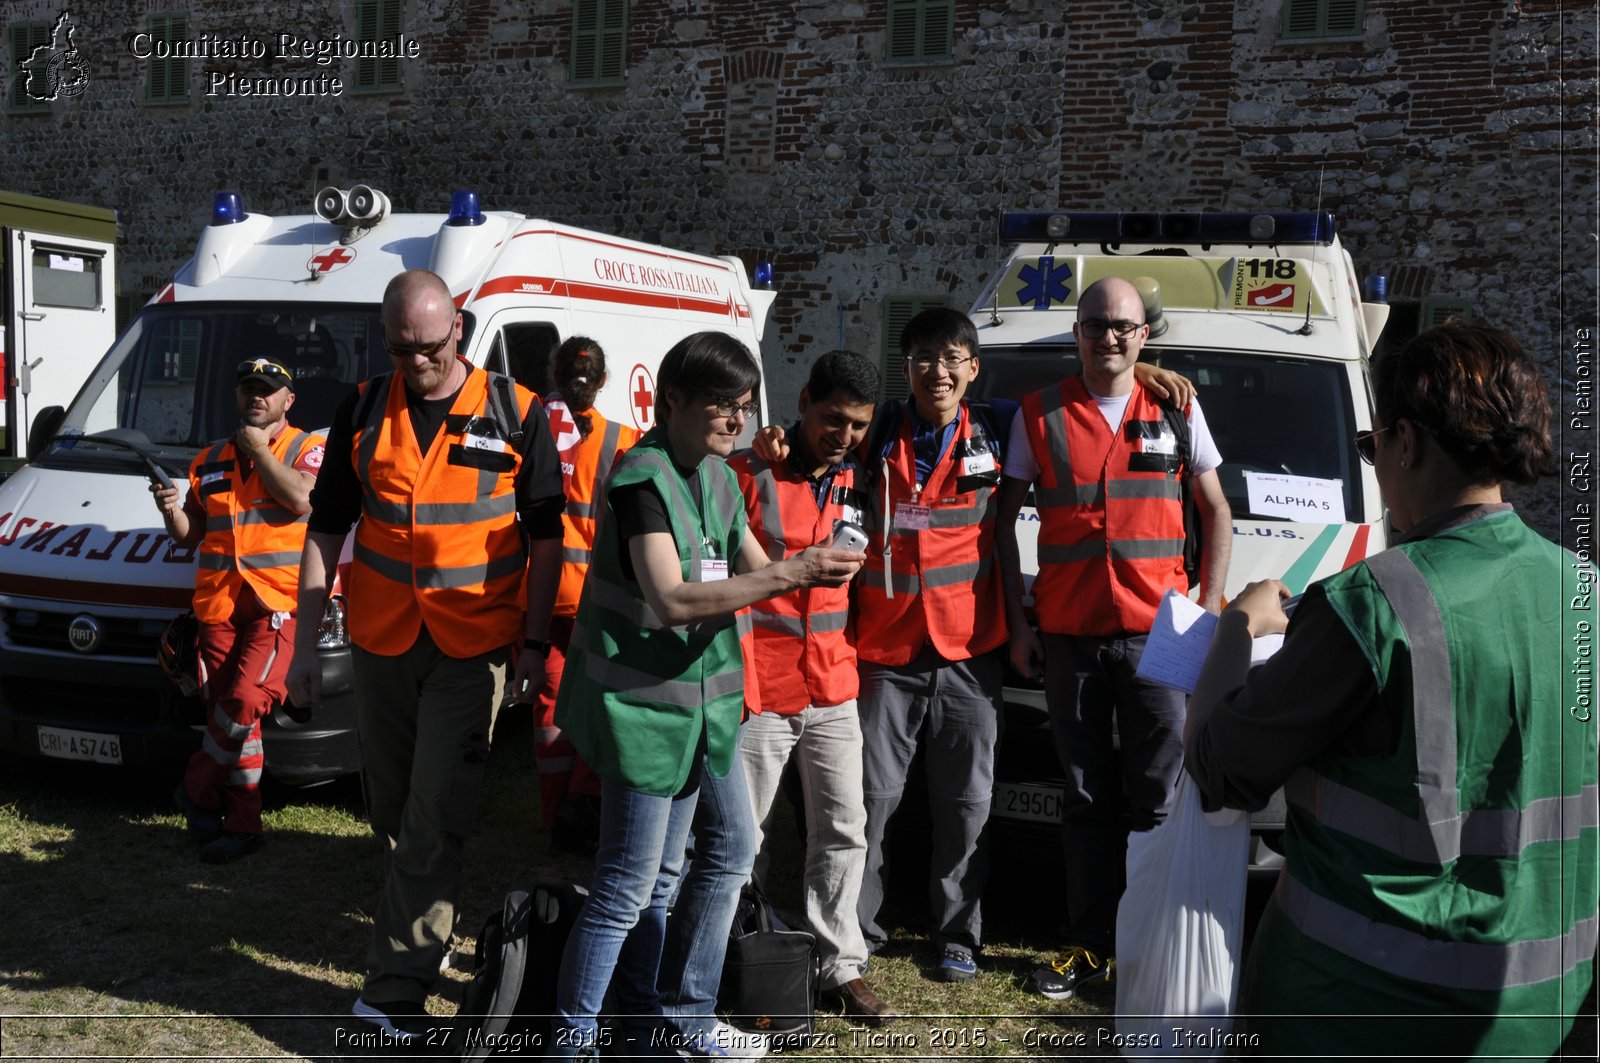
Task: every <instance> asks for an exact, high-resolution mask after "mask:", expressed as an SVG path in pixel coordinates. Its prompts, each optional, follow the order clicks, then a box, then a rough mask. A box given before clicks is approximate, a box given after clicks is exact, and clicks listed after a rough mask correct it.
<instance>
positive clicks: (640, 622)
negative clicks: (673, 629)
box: [573, 572, 683, 642]
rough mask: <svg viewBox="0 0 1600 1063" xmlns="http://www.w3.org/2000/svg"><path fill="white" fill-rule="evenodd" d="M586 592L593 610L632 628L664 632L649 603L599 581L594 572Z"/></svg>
mask: <svg viewBox="0 0 1600 1063" xmlns="http://www.w3.org/2000/svg"><path fill="white" fill-rule="evenodd" d="M586 590H587V592H588V595H589V602H590V604H591V605H593V606H594V607H595V608H597V609H604V610H606V611H607V612H611V613H616V614H617V615H618V616H620V617H622V619H623V620H625V621H627V622H628V623H629V624H631V625H633V626H634V627H641V628H648V629H650V630H652V631H663V630H666V625H665V624H663V623H662V622H661V621H660V619H658V618H657V617H656V613H655V610H654V609H652V608H650V603H649V602H647V601H644V600H643V599H641V598H635V597H634V596H633V595H632V594H630V593H628V592H627V591H626V590H624V589H623V588H621V587H618V586H617V585H616V584H614V583H610V582H607V581H606V580H604V579H601V578H600V577H599V576H597V575H596V574H595V573H594V572H590V573H589V577H588V580H587V587H586ZM679 630H680V631H681V630H683V629H682V628H679ZM573 641H574V642H576V641H577V640H576V639H574V640H573Z"/></svg>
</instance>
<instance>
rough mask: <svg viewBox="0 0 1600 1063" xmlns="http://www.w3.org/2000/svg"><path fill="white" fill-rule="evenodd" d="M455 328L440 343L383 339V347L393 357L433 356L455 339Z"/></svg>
mask: <svg viewBox="0 0 1600 1063" xmlns="http://www.w3.org/2000/svg"><path fill="white" fill-rule="evenodd" d="M455 337H456V333H455V329H454V328H452V329H451V330H450V332H449V334H448V335H446V336H445V338H444V339H442V340H440V341H439V342H438V343H390V342H389V341H388V340H384V341H383V349H384V350H386V351H388V352H389V355H390V357H393V358H432V357H433V356H434V355H436V354H438V353H439V352H440V351H442V350H444V348H445V344H447V343H449V342H450V341H451V340H453V339H455Z"/></svg>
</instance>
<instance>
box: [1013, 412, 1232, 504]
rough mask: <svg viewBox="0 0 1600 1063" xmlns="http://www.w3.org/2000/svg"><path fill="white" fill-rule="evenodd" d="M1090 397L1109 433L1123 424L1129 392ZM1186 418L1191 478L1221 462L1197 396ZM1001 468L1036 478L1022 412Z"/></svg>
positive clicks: (1018, 476) (1020, 477) (1020, 476)
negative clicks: (1003, 466)
mask: <svg viewBox="0 0 1600 1063" xmlns="http://www.w3.org/2000/svg"><path fill="white" fill-rule="evenodd" d="M1089 397H1090V398H1092V399H1094V401H1095V405H1097V406H1098V407H1099V408H1100V416H1102V417H1104V418H1105V419H1106V424H1108V425H1110V426H1111V431H1112V432H1116V431H1117V430H1118V429H1119V428H1121V427H1122V414H1123V411H1125V410H1126V409H1127V408H1128V400H1129V399H1131V398H1133V393H1132V392H1129V393H1128V394H1126V395H1117V396H1114V397H1110V396H1106V395H1096V394H1095V393H1094V392H1092V391H1091V392H1089ZM1185 419H1186V420H1187V421H1188V422H1189V454H1190V459H1189V467H1190V469H1191V472H1190V473H1189V475H1190V477H1191V478H1192V477H1195V476H1199V475H1201V474H1202V473H1207V472H1210V471H1211V470H1212V469H1215V468H1217V467H1218V466H1219V465H1221V464H1222V455H1221V453H1219V452H1218V451H1217V441H1216V440H1215V439H1212V438H1211V429H1210V428H1208V427H1206V415H1205V414H1204V413H1202V412H1201V411H1200V400H1199V399H1198V398H1197V399H1195V400H1194V401H1192V402H1190V403H1189V414H1188V417H1187V418H1185ZM1002 471H1003V472H1004V474H1005V475H1006V476H1010V477H1013V478H1015V479H1018V480H1026V481H1028V482H1029V483H1032V482H1033V481H1035V480H1037V479H1038V478H1039V463H1038V462H1037V461H1035V460H1034V456H1033V447H1032V446H1030V445H1029V444H1028V422H1027V418H1026V417H1024V416H1022V415H1021V413H1019V414H1018V415H1017V417H1015V418H1014V419H1013V420H1012V422H1011V438H1010V440H1009V441H1008V442H1007V445H1006V463H1005V468H1004V469H1003V470H1002Z"/></svg>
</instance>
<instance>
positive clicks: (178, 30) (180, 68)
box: [144, 15, 189, 103]
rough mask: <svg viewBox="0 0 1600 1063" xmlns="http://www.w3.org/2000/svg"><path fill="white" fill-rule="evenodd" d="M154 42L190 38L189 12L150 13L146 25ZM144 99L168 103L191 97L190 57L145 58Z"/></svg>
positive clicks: (151, 101) (149, 101)
mask: <svg viewBox="0 0 1600 1063" xmlns="http://www.w3.org/2000/svg"><path fill="white" fill-rule="evenodd" d="M147 28H148V29H149V31H150V39H151V40H152V41H167V42H171V41H181V40H187V39H188V37H189V16H188V15H151V16H150V22H149V25H148V27H147ZM144 98H145V101H146V102H148V103H166V102H170V101H173V100H187V99H188V98H189V60H187V59H181V58H168V59H156V58H154V57H152V58H150V59H148V60H146V61H145V79H144Z"/></svg>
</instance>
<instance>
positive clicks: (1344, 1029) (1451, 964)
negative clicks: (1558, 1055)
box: [1243, 510, 1600, 1058]
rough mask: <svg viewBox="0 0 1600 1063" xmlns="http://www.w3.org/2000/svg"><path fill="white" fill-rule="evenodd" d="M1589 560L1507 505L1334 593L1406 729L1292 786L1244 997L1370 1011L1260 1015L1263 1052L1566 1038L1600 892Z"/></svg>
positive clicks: (1325, 590)
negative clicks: (1578, 646)
mask: <svg viewBox="0 0 1600 1063" xmlns="http://www.w3.org/2000/svg"><path fill="white" fill-rule="evenodd" d="M1575 562H1576V559H1575V558H1574V557H1573V556H1572V555H1570V554H1567V553H1565V552H1564V551H1562V550H1561V549H1560V548H1558V547H1557V546H1555V545H1554V544H1552V543H1550V542H1548V541H1547V540H1545V539H1543V538H1541V537H1539V536H1538V535H1536V534H1535V533H1534V532H1532V531H1531V530H1529V529H1528V527H1527V526H1526V525H1524V524H1523V523H1522V521H1521V520H1520V519H1519V518H1518V517H1517V515H1516V514H1515V513H1513V512H1511V511H1509V510H1502V511H1498V512H1493V513H1491V514H1489V515H1487V516H1482V517H1478V518H1476V519H1473V520H1470V521H1466V522H1464V523H1462V524H1459V525H1456V526H1453V527H1449V528H1447V529H1445V530H1444V531H1442V532H1440V533H1439V534H1437V535H1435V536H1433V537H1431V538H1426V539H1421V540H1418V541H1415V542H1409V543H1404V544H1401V545H1399V546H1397V547H1395V548H1393V549H1391V550H1387V551H1385V552H1383V553H1381V554H1378V555H1376V556H1374V557H1371V558H1368V559H1367V561H1365V562H1364V563H1362V564H1359V565H1356V566H1354V567H1352V568H1350V569H1347V570H1345V571H1344V572H1341V573H1339V574H1338V575H1336V576H1333V577H1331V578H1329V579H1327V580H1325V581H1323V582H1322V584H1320V590H1319V592H1320V593H1322V594H1325V595H1326V596H1327V600H1328V603H1329V604H1330V605H1331V606H1332V608H1333V609H1334V611H1335V613H1336V614H1337V615H1338V616H1339V618H1340V619H1341V620H1342V621H1343V622H1344V624H1345V626H1346V627H1347V628H1348V630H1349V631H1350V633H1351V635H1353V636H1354V638H1355V640H1356V643H1357V644H1358V645H1359V646H1360V647H1361V650H1362V652H1363V653H1364V655H1365V656H1366V659H1367V662H1368V664H1369V665H1370V666H1371V668H1372V672H1373V675H1374V677H1375V678H1376V680H1377V686H1378V690H1379V698H1380V699H1381V702H1382V706H1383V708H1384V709H1385V710H1386V711H1387V713H1388V714H1389V719H1390V720H1391V722H1392V724H1393V726H1394V730H1395V734H1396V736H1397V738H1396V741H1395V744H1394V748H1393V750H1392V751H1390V752H1389V753H1387V754H1386V755H1382V756H1364V757H1356V756H1336V755H1331V754H1329V755H1324V756H1323V757H1321V758H1319V759H1317V760H1314V761H1313V762H1312V763H1311V764H1310V765H1309V767H1308V768H1303V769H1301V770H1300V771H1299V772H1297V773H1296V775H1295V776H1294V777H1293V778H1292V779H1291V780H1290V781H1289V783H1288V784H1287V785H1286V786H1285V787H1284V791H1285V795H1286V796H1287V798H1288V801H1289V815H1288V823H1287V830H1286V835H1285V841H1286V843H1287V849H1288V861H1287V867H1286V869H1285V871H1284V873H1283V875H1282V876H1281V877H1280V879H1279V883H1278V889H1277V891H1276V894H1275V896H1274V903H1273V904H1272V905H1270V906H1269V908H1268V911H1267V913H1266V915H1265V916H1264V917H1263V919H1262V923H1261V928H1260V930H1259V931H1258V934H1257V938H1256V946H1255V948H1256V952H1255V954H1254V955H1253V956H1252V958H1251V966H1252V969H1251V972H1250V977H1249V979H1248V982H1249V987H1248V989H1247V991H1246V997H1245V1000H1244V1001H1243V1006H1244V1008H1245V1009H1246V1010H1247V1011H1248V1012H1251V1013H1267V1014H1286V1013H1295V1012H1298V1013H1314V1014H1316V1015H1328V1016H1330V1017H1331V1016H1336V1015H1338V1016H1363V1017H1364V1018H1361V1019H1356V1020H1352V1019H1348V1018H1341V1019H1338V1020H1337V1021H1335V1020H1333V1019H1331V1018H1330V1019H1317V1018H1301V1019H1288V1018H1285V1019H1279V1020H1273V1021H1256V1020H1252V1021H1251V1027H1250V1028H1251V1029H1252V1030H1259V1031H1261V1033H1262V1034H1263V1036H1264V1037H1265V1038H1266V1039H1267V1041H1268V1042H1269V1043H1267V1044H1264V1045H1262V1046H1261V1047H1262V1048H1263V1049H1265V1050H1266V1051H1268V1052H1270V1053H1282V1054H1290V1053H1302V1052H1304V1053H1310V1054H1315V1055H1318V1056H1321V1057H1323V1058H1328V1057H1335V1056H1342V1055H1344V1054H1345V1053H1347V1052H1348V1053H1349V1054H1350V1055H1352V1056H1364V1055H1373V1056H1384V1057H1394V1056H1401V1055H1408V1054H1427V1055H1433V1056H1439V1057H1453V1058H1466V1057H1473V1058H1492V1057H1494V1056H1497V1055H1508V1056H1509V1055H1518V1056H1538V1057H1541V1058H1542V1057H1544V1056H1546V1055H1549V1054H1551V1053H1553V1052H1554V1051H1555V1050H1556V1048H1557V1047H1558V1046H1559V1045H1560V1043H1561V1041H1562V1039H1563V1038H1564V1037H1565V1036H1566V1034H1567V1032H1568V1031H1569V1030H1570V1028H1571V1026H1572V1018H1571V1017H1572V1016H1573V1014H1574V1013H1575V1011H1576V1010H1577V1008H1578V1005H1579V1004H1580V1003H1581V1002H1582V1000H1583V997H1584V994H1585V993H1586V992H1587V991H1588V988H1589V984H1590V981H1591V980H1592V978H1593V958H1594V955H1595V941H1596V925H1597V924H1596V909H1597V904H1600V901H1597V876H1596V867H1597V859H1600V849H1597V838H1600V830H1597V822H1596V821H1597V813H1596V803H1597V802H1596V796H1597V787H1596V746H1595V724H1594V721H1593V718H1592V716H1591V714H1590V713H1588V712H1587V711H1575V710H1577V709H1578V707H1579V705H1580V703H1581V701H1582V699H1580V697H1579V695H1580V693H1581V691H1582V689H1584V688H1583V687H1582V686H1581V684H1580V676H1579V675H1578V674H1577V673H1575V672H1574V671H1573V670H1571V669H1569V668H1567V667H1565V666H1564V664H1565V663H1567V662H1568V658H1569V657H1570V654H1567V653H1566V650H1567V649H1570V647H1571V643H1570V641H1569V638H1568V637H1569V636H1570V635H1572V634H1573V633H1574V632H1575V631H1576V630H1577V624H1578V622H1579V621H1580V620H1582V621H1583V622H1584V623H1586V624H1587V623H1590V622H1591V621H1592V619H1593V615H1594V614H1593V612H1592V610H1591V611H1589V612H1588V613H1587V614H1580V613H1577V612H1574V611H1573V610H1572V609H1570V608H1569V604H1570V603H1569V601H1568V599H1567V598H1566V597H1565V596H1564V595H1563V586H1564V577H1565V576H1569V575H1570V573H1571V571H1572V565H1573V564H1574V563H1575ZM1568 582H1570V581H1568ZM1585 617H1587V618H1588V619H1585ZM1352 708H1353V710H1354V709H1355V708H1358V707H1352ZM1353 715H1354V711H1353V713H1352V718H1353ZM1367 1016H1397V1018H1394V1019H1388V1020H1385V1019H1381V1018H1365V1017H1367ZM1398 1016H1405V1018H1403V1019H1402V1018H1398ZM1417 1016H1424V1017H1426V1018H1417Z"/></svg>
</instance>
